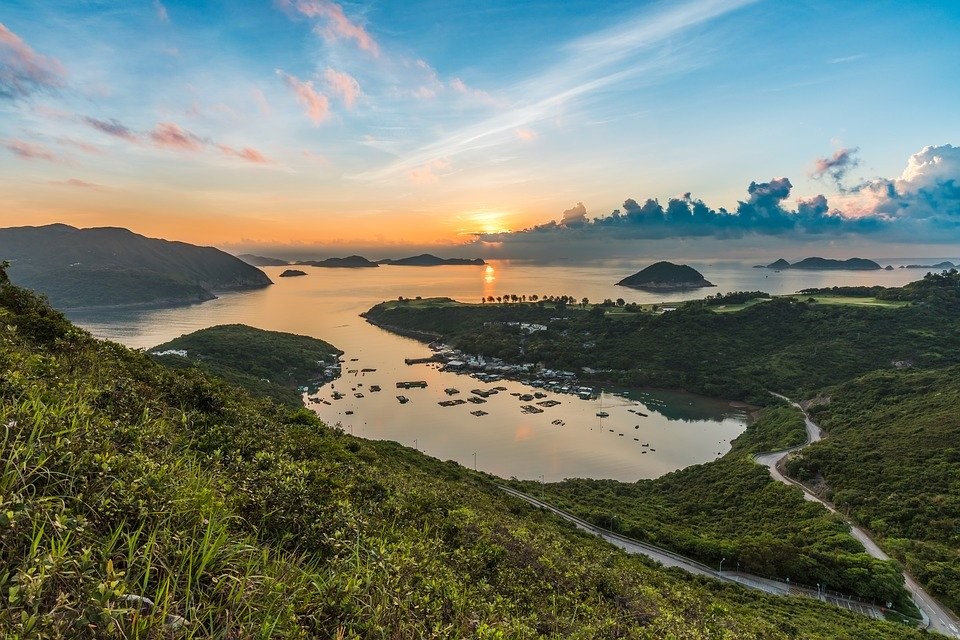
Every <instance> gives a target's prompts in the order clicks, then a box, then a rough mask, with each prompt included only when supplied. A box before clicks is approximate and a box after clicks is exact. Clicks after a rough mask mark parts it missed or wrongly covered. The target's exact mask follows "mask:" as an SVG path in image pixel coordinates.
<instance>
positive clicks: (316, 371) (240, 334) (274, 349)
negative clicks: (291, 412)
mask: <svg viewBox="0 0 960 640" xmlns="http://www.w3.org/2000/svg"><path fill="white" fill-rule="evenodd" d="M341 353H342V351H340V350H339V349H337V348H336V347H334V346H333V345H331V344H328V343H326V342H324V341H323V340H319V339H317V338H311V337H309V336H300V335H296V334H293V333H283V332H280V331H266V330H264V329H257V328H254V327H249V326H247V325H242V324H230V325H220V326H216V327H209V328H207V329H201V330H199V331H194V332H193V333H189V334H187V335H183V336H180V337H179V338H175V339H174V340H171V341H169V342H165V343H163V344H160V345H157V346H156V347H154V348H153V349H150V354H151V356H153V357H154V358H155V359H156V360H158V361H159V362H161V363H163V364H165V365H167V366H171V367H175V368H182V367H185V366H194V367H199V368H201V369H203V370H205V371H207V372H210V373H212V374H215V375H217V376H219V377H221V378H223V379H224V380H227V381H229V382H230V383H232V384H235V385H237V386H240V387H243V388H244V389H246V390H247V391H249V392H250V393H251V394H252V395H254V396H259V397H266V398H272V399H273V400H275V401H276V402H279V403H281V404H285V405H287V406H290V407H300V406H302V405H303V401H302V400H301V399H300V393H299V391H298V389H299V388H300V387H304V386H308V385H316V384H322V383H323V382H325V381H326V380H329V379H331V378H332V377H334V376H336V375H339V371H340V365H339V364H338V362H337V360H338V357H339V356H340V354H341Z"/></svg>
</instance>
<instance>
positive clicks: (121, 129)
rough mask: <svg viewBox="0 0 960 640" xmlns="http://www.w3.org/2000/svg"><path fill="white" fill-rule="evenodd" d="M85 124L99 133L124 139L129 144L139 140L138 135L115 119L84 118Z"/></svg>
mask: <svg viewBox="0 0 960 640" xmlns="http://www.w3.org/2000/svg"><path fill="white" fill-rule="evenodd" d="M83 122H84V123H86V124H87V125H89V126H91V127H93V128H94V129H96V130H97V131H100V132H101V133H105V134H107V135H109V136H113V137H115V138H122V139H123V140H127V141H129V142H135V141H136V140H137V139H138V137H137V134H135V133H134V132H133V131H131V130H130V128H129V127H127V126H125V125H123V124H121V123H120V122H118V121H117V120H116V119H113V118H111V119H110V120H100V119H98V118H91V117H90V116H84V117H83Z"/></svg>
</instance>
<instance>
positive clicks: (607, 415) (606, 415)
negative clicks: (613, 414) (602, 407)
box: [597, 411, 610, 418]
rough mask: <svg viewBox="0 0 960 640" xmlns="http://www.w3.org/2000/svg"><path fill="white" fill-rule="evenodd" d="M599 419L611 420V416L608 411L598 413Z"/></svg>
mask: <svg viewBox="0 0 960 640" xmlns="http://www.w3.org/2000/svg"><path fill="white" fill-rule="evenodd" d="M597 417H598V418H609V417H610V414H609V413H607V412H606V411H597Z"/></svg>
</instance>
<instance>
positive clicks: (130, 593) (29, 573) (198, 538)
mask: <svg viewBox="0 0 960 640" xmlns="http://www.w3.org/2000/svg"><path fill="white" fill-rule="evenodd" d="M0 344H2V349H0V400H2V402H0V424H2V425H3V436H2V438H0V501H2V505H0V527H2V535H0V568H2V569H0V635H2V636H3V637H7V638H27V637H30V638H71V639H73V638H78V639H86V638H91V639H92V638H104V637H116V638H221V639H224V640H226V639H228V638H421V637H445V638H446V637H448V638H467V637H470V638H597V639H601V638H602V639H607V638H651V639H652V638H703V639H708V638H738V639H739V638H745V639H751V638H757V639H761V638H762V639H765V640H778V639H784V640H786V639H792V638H858V639H876V640H880V639H889V638H893V639H897V638H919V637H921V636H920V634H919V633H917V632H914V631H912V630H910V629H906V628H904V627H901V626H898V625H894V624H891V623H886V622H878V621H873V620H869V619H867V618H865V617H862V616H858V615H856V614H853V613H849V612H845V611H842V610H840V609H837V608H835V607H832V606H829V605H826V604H823V603H820V602H817V601H814V600H812V599H807V598H777V597H773V596H764V595H762V594H759V593H756V592H749V591H746V590H744V589H742V588H739V587H735V586H731V585H724V584H721V583H718V582H714V581H710V580H703V579H695V578H692V577H690V576H687V575H684V574H680V573H677V572H673V571H666V570H663V569H660V568H656V567H654V566H652V565H651V564H649V563H648V562H645V561H642V560H640V559H638V558H636V557H631V556H627V555H625V554H623V553H621V552H620V551H618V550H616V549H614V548H613V547H611V546H609V545H607V544H605V543H603V542H601V541H599V540H597V539H595V538H593V537H591V536H588V535H586V534H583V533H580V532H578V531H577V530H575V529H574V528H573V527H572V526H570V525H567V524H565V523H563V522H561V521H559V520H557V519H556V518H555V517H553V516H550V515H549V514H547V513H545V512H542V511H540V510H537V509H534V508H533V507H531V506H528V505H527V504H526V503H523V502H521V501H518V500H516V499H513V498H510V497H509V496H507V495H505V494H504V493H503V492H501V491H500V490H498V489H497V488H496V487H495V486H494V485H493V484H492V483H491V482H490V480H488V479H487V478H485V477H484V476H482V475H478V474H475V473H473V472H470V471H467V470H465V469H463V468H462V467H460V466H459V465H456V464H454V463H449V462H448V463H444V462H440V461H438V460H434V459H431V458H428V457H426V456H424V455H422V454H420V453H418V452H416V451H413V450H411V449H407V448H405V447H402V446H400V445H397V444H396V443H391V442H376V441H365V440H362V439H359V438H353V437H351V436H348V435H346V434H344V433H343V432H342V431H341V430H339V429H332V428H329V427H327V426H325V425H323V424H322V423H320V422H319V421H318V420H317V419H316V418H315V417H314V416H313V415H312V414H310V413H308V412H307V411H305V410H302V409H301V410H298V411H292V412H291V411H289V410H286V409H283V408H280V407H278V406H276V405H274V404H271V403H269V402H265V401H255V400H253V399H251V398H249V397H248V396H247V395H246V394H245V393H244V392H243V391H241V390H238V389H237V388H235V387H231V386H229V385H226V384H225V383H223V382H220V381H218V380H216V379H214V378H211V377H208V376H206V375H205V374H203V373H202V372H199V371H197V370H193V369H188V370H183V371H174V370H170V369H167V368H165V367H162V366H160V365H159V364H156V363H154V362H152V361H151V360H150V359H149V358H148V357H146V356H145V355H144V354H142V353H140V352H136V351H131V350H128V349H125V348H123V347H121V346H119V345H116V344H112V343H108V342H100V341H96V340H93V339H92V338H91V337H90V336H89V335H88V334H86V333H85V332H83V331H81V330H79V329H77V328H76V327H74V326H72V325H70V324H69V323H68V322H67V321H66V320H65V319H64V318H63V317H62V316H61V315H60V314H59V313H57V312H55V311H53V310H51V309H50V308H49V307H47V306H46V305H44V304H43V303H42V302H40V301H39V300H38V299H37V298H36V297H34V296H33V295H32V294H30V293H28V292H26V291H24V290H22V289H18V288H16V287H13V286H10V285H9V283H7V282H6V277H5V274H3V272H2V271H0ZM147 598H149V601H148V600H147Z"/></svg>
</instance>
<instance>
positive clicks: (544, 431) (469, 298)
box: [68, 258, 957, 482]
mask: <svg viewBox="0 0 960 640" xmlns="http://www.w3.org/2000/svg"><path fill="white" fill-rule="evenodd" d="M941 260H952V261H953V262H957V259H956V258H953V259H950V258H923V259H909V260H903V259H901V260H878V262H880V263H881V264H883V265H887V264H891V265H892V266H894V267H895V268H894V269H893V270H889V271H888V270H880V271H797V270H784V271H780V272H776V271H773V270H770V269H757V268H753V263H744V262H735V261H713V262H710V261H704V262H699V263H698V262H690V263H689V264H690V265H691V266H693V267H694V268H696V269H697V270H699V271H700V272H701V273H703V274H704V276H705V277H706V278H707V279H708V280H710V281H711V282H713V283H714V284H715V285H717V286H716V288H710V289H700V290H696V291H686V292H681V293H672V294H665V293H648V292H644V291H638V290H634V289H628V288H625V287H619V286H616V284H615V283H616V282H618V281H619V280H620V279H622V278H624V277H626V276H628V275H630V274H631V273H634V272H635V271H638V270H639V269H640V268H641V267H642V266H645V265H643V264H636V263H631V262H627V261H615V262H603V263H594V264H588V265H562V264H561V265H546V266H545V265H532V264H528V263H518V262H511V261H492V262H490V263H489V264H487V265H485V266H475V265H471V266H438V267H403V266H381V267H378V268H363V269H329V268H320V267H298V268H301V269H302V270H304V271H306V272H307V274H308V275H307V276H305V277H294V278H280V277H278V276H279V274H280V272H281V271H282V270H283V268H282V267H265V268H264V269H263V270H264V271H265V272H266V273H267V275H269V276H270V278H271V279H272V280H273V282H274V284H273V285H272V286H270V287H267V288H264V289H260V290H256V291H248V292H243V293H227V294H223V295H221V296H220V297H219V298H218V299H216V300H212V301H209V302H204V303H201V304H196V305H190V306H183V307H176V308H165V309H142V308H141V309H133V308H118V309H97V310H87V311H82V312H75V313H70V314H68V315H69V316H70V318H71V320H73V321H74V322H76V323H77V324H78V325H80V326H82V327H84V328H85V329H87V330H89V331H90V332H91V333H93V334H94V335H95V336H97V337H100V338H105V339H109V340H113V341H116V342H120V343H122V344H124V345H127V346H129V347H132V348H138V349H147V350H149V349H150V348H151V347H153V346H156V345H158V344H161V343H163V342H166V341H168V340H171V339H173V338H176V337H178V336H180V335H183V334H186V333H190V332H193V331H196V330H198V329H202V328H205V327H210V326H214V325H219V324H232V323H242V324H247V325H251V326H254V327H258V328H261V329H268V330H273V331H286V332H290V333H296V334H302V335H307V336H313V337H316V338H321V339H323V340H326V341H327V342H329V343H331V344H333V345H334V346H336V347H337V348H339V349H342V350H343V352H344V355H343V360H344V362H343V375H342V376H341V377H340V378H338V379H337V380H335V381H334V382H332V383H331V384H328V385H325V386H324V387H321V388H320V389H319V390H318V391H317V392H316V393H314V394H312V395H310V396H305V401H306V404H307V406H308V407H310V408H311V409H313V410H314V411H316V412H317V413H318V414H319V416H320V417H321V418H322V419H323V420H324V421H325V422H326V423H328V424H330V425H339V426H340V427H342V428H343V429H344V430H345V431H347V432H349V433H352V434H353V435H356V436H360V437H364V438H371V439H383V440H394V441H397V442H399V443H401V444H403V445H406V446H409V447H415V448H417V449H419V450H420V451H423V452H425V453H427V454H429V455H431V456H434V457H437V458H440V459H443V460H454V461H456V462H457V463H459V464H461V465H463V466H465V467H469V468H476V469H478V470H483V471H487V472H489V473H493V474H496V475H498V476H501V477H507V478H509V477H516V478H522V479H530V480H542V481H545V482H554V481H559V480H562V479H564V478H611V479H616V480H621V481H627V482H633V481H636V480H639V479H643V478H655V477H658V476H661V475H663V474H665V473H669V472H671V471H674V470H677V469H681V468H683V467H687V466H689V465H692V464H698V463H703V462H707V461H710V460H713V459H715V458H717V457H719V456H722V455H723V454H724V453H726V452H727V451H728V450H729V449H730V442H731V440H732V439H734V438H736V437H737V435H739V434H740V433H741V432H742V431H743V430H744V429H745V427H746V424H747V420H748V419H749V416H748V410H747V408H745V407H742V406H738V405H736V404H735V403H731V402H728V401H725V400H724V399H717V398H704V397H700V396H695V395H692V394H688V393H683V392H679V391H662V390H649V389H615V388H603V389H601V388H596V389H595V391H596V396H597V397H596V398H595V399H589V400H581V399H580V398H578V397H575V396H571V395H566V394H555V393H550V394H548V399H554V400H557V401H559V403H560V404H557V405H555V406H552V407H549V408H546V409H545V410H544V411H543V413H539V414H529V413H524V412H523V411H522V408H521V407H522V406H523V405H526V404H530V403H528V402H522V401H520V400H519V399H518V397H517V395H519V394H526V393H533V392H534V391H536V389H533V388H531V387H528V386H525V385H523V384H521V383H520V382H513V381H500V382H496V383H490V384H481V383H479V382H478V381H477V380H474V379H473V378H470V377H469V376H466V375H463V374H456V373H452V372H445V371H440V370H439V369H438V368H437V366H436V365H433V364H414V365H407V364H405V362H404V360H405V359H407V358H422V357H426V356H429V355H431V352H430V350H429V349H428V347H427V346H426V345H424V344H422V343H420V342H417V341H414V340H411V339H409V338H404V337H401V336H397V335H394V334H391V333H389V332H387V331H384V330H382V329H379V328H377V327H375V326H373V325H371V324H369V323H367V322H366V321H365V320H364V319H363V318H361V317H360V314H361V313H362V312H364V311H366V310H367V309H369V308H370V307H372V306H373V305H374V304H376V303H378V302H381V301H384V300H390V299H396V298H398V297H400V296H403V297H416V296H421V297H424V298H426V297H436V296H446V297H450V298H454V299H456V300H460V301H464V302H480V301H481V299H482V298H485V297H487V296H494V297H496V296H503V295H511V294H515V295H518V296H520V295H527V296H531V295H534V294H536V295H538V296H541V297H543V296H549V295H569V296H573V297H574V298H575V299H577V300H579V299H581V298H584V297H586V298H589V299H590V300H591V301H593V302H598V301H602V300H604V299H605V298H610V299H612V300H616V299H617V298H623V299H624V300H625V301H626V302H637V303H651V302H657V303H668V304H669V303H671V302H678V301H682V300H686V299H692V298H698V297H703V296H705V295H708V294H715V293H719V292H730V291H756V290H760V291H766V292H768V293H771V294H789V293H794V292H796V291H798V290H800V289H805V288H809V287H829V286H843V285H884V286H901V285H903V284H906V283H907V282H910V281H912V280H916V279H919V278H921V277H923V274H924V273H925V271H923V270H915V269H901V268H898V267H899V266H900V265H905V264H934V263H937V262H940V261H941ZM364 370H367V371H364ZM405 380H423V381H426V383H427V386H426V388H417V389H404V390H399V389H397V388H396V383H397V382H398V381H405ZM374 385H376V386H379V387H380V388H381V389H382V390H381V391H379V392H373V391H370V388H371V387H372V386H374ZM492 386H502V387H506V390H505V391H501V392H500V393H498V394H496V395H493V396H490V397H489V398H487V402H486V403H485V404H481V405H475V404H472V403H466V404H461V405H458V406H449V407H443V406H440V405H439V404H438V403H439V402H441V401H443V400H448V399H451V398H457V397H459V398H466V397H468V396H469V395H470V390H471V389H475V388H477V387H481V388H484V389H487V388H490V387H492ZM446 389H457V390H459V391H460V394H458V395H454V396H451V395H448V394H447V393H446V392H445V390H446ZM334 392H338V393H340V394H343V396H344V397H343V398H341V399H339V400H334V399H333V393H334ZM358 395H359V396H362V397H358ZM397 395H404V396H406V397H407V398H409V402H407V403H405V404H401V403H400V402H398V400H397V397H396V396H397ZM478 409H482V410H483V411H485V412H486V415H482V416H475V415H473V414H471V413H470V412H471V411H476V410H478ZM598 413H605V414H608V416H607V417H599V416H598V415H597V414H598ZM641 414H645V415H641Z"/></svg>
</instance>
